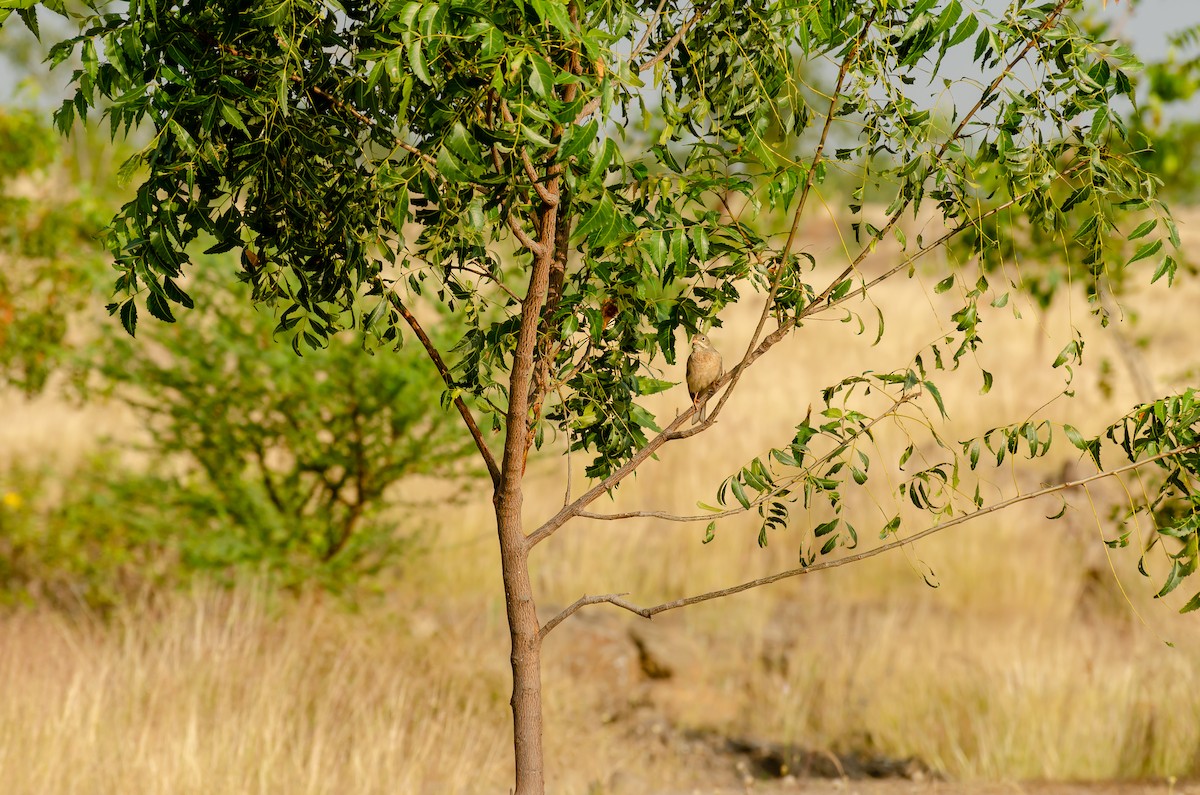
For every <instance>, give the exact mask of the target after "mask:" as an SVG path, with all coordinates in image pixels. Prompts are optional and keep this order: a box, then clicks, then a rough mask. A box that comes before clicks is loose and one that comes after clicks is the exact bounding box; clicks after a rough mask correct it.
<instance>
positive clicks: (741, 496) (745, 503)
mask: <svg viewBox="0 0 1200 795" xmlns="http://www.w3.org/2000/svg"><path fill="white" fill-rule="evenodd" d="M729 486H730V488H732V489H733V496H734V498H735V499H737V501H738V502H739V503H741V505H742V507H743V508H749V507H750V499H749V498H748V497H747V496H746V489H745V488H744V487H743V486H742V483H741V481H739V480H738V479H737V478H734V479H733V480H731V481H729Z"/></svg>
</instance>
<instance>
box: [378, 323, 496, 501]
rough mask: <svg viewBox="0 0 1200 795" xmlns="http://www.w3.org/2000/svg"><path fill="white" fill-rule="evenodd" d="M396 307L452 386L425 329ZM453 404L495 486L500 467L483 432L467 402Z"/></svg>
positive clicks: (444, 363) (444, 379)
mask: <svg viewBox="0 0 1200 795" xmlns="http://www.w3.org/2000/svg"><path fill="white" fill-rule="evenodd" d="M395 305H396V307H397V308H398V309H399V310H400V315H401V316H402V317H403V318H404V320H405V321H406V322H407V323H408V325H409V327H410V328H412V330H413V333H414V334H416V335H417V339H419V340H420V341H421V344H422V345H424V346H425V352H426V353H428V354H429V358H430V359H432V360H433V365H434V367H436V368H437V371H438V373H439V374H440V375H441V376H442V381H443V382H444V383H445V384H446V388H447V389H453V388H454V378H453V377H452V376H451V375H450V368H448V367H446V362H445V361H444V360H443V359H442V355H441V354H440V353H439V352H438V349H437V348H436V347H435V346H434V344H433V341H432V340H430V339H429V335H428V334H426V333H425V329H423V328H422V327H421V324H420V323H419V322H418V321H417V319H416V318H415V317H413V314H412V312H410V311H408V307H406V306H405V305H404V304H403V303H401V302H400V301H399V300H397V301H396V304H395ZM454 406H455V408H457V409H458V413H459V414H460V415H462V418H463V422H464V423H466V425H467V430H468V431H470V432H471V438H472V439H474V440H475V446H476V447H477V448H479V455H481V456H483V462H484V463H485V464H486V465H487V469H488V475H490V476H491V478H492V485H493V486H497V485H499V483H500V467H499V466H497V464H496V458H495V456H493V455H492V451H491V449H490V448H488V446H487V442H485V441H484V439H483V433H482V432H480V430H479V426H478V425H476V424H475V418H474V417H473V416H472V415H471V410H470V409H469V408H467V404H466V403H464V402H463V399H462V398H461V397H455V398H454Z"/></svg>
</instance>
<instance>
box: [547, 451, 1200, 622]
mask: <svg viewBox="0 0 1200 795" xmlns="http://www.w3.org/2000/svg"><path fill="white" fill-rule="evenodd" d="M1197 448H1200V442H1197V443H1195V444H1189V445H1186V446H1184V447H1179V448H1176V449H1174V450H1170V451H1168V452H1165V453H1159V454H1158V455H1155V456H1151V457H1150V458H1146V459H1143V460H1141V461H1134V462H1132V463H1129V464H1126V465H1125V466H1122V467H1118V468H1116V469H1112V470H1109V471H1107V472H1098V473H1096V474H1095V475H1089V476H1088V477H1086V478H1080V479H1079V480H1073V481H1071V482H1069V483H1059V484H1058V485H1055V486H1047V487H1046V488H1044V489H1039V490H1037V491H1032V492H1030V493H1028V494H1020V495H1017V496H1016V497H1011V498H1009V499H1007V500H1004V501H1002V502H998V503H996V504H995V505H991V506H989V507H987V508H982V509H980V510H978V511H971V512H970V513H965V514H962V515H960V516H957V517H955V518H954V519H951V520H950V521H948V522H943V523H942V524H936V525H933V526H932V527H927V528H925V529H924V530H922V531H921V532H919V533H917V534H916V535H913V536H910V537H908V538H898V539H896V540H895V541H889V542H888V543H886V544H883V545H881V546H878V547H875V548H874V549H868V550H866V551H865V552H859V553H857V554H854V555H848V556H846V557H844V558H838V559H837V560H829V561H825V562H823V563H817V564H815V565H812V566H806V567H801V568H798V569H789V570H788V571H782V572H779V573H778V574H772V575H769V576H767V577H760V578H758V579H756V580H750V581H749V582H744V583H741V584H740V585H734V586H732V587H729V588H722V589H720V590H718V591H708V592H707V593H702V594H697V595H696V596H688V597H685V598H683V599H676V600H674V601H671V602H663V603H662V604H658V605H654V606H652V607H638V606H637V605H634V604H631V603H630V602H628V601H626V600H624V599H622V598H621V597H622V596H625V594H607V595H604V596H585V597H583V598H581V599H579V600H577V601H576V602H575V603H574V604H572V605H571V606H570V607H568V608H566V609H565V610H563V611H562V612H560V613H559V614H558V615H556V616H555V617H554V618H552V619H550V620H549V621H547V622H546V624H545V626H543V627H542V630H541V635H542V637H545V635H546V634H547V633H548V632H549V631H550V630H552V629H554V628H555V627H556V626H558V625H559V624H561V623H562V622H563V621H564V620H565V619H566V618H568V617H569V616H570V615H571V614H573V613H575V612H577V611H578V610H580V609H581V608H583V607H587V606H588V605H593V604H600V603H602V602H608V603H610V604H613V605H616V606H617V607H621V608H624V609H625V610H628V611H629V612H631V613H636V614H637V615H639V616H641V617H642V618H653V617H654V616H656V615H658V614H659V613H665V612H666V611H668V610H675V609H677V608H680V607H687V606H689V605H694V604H698V603H700V602H707V601H710V600H712V599H720V598H722V597H725V596H732V595H733V594H736V593H741V592H742V591H748V590H750V589H752V588H759V587H762V586H764V585H770V584H771V583H775V582H779V581H780V580H786V579H788V578H790V577H798V576H800V575H801V574H812V573H813V572H816V571H823V570H825V569H836V568H838V567H839V566H845V565H847V564H850V563H857V562H858V561H860V560H866V559H867V558H873V557H875V556H876V555H882V554H883V553H884V552H889V551H891V550H893V549H896V548H897V547H902V546H905V545H906V544H912V543H914V542H916V541H919V540H921V539H922V538H925V537H926V536H930V535H933V534H934V533H940V532H941V531H943V530H948V529H950V528H951V527H954V526H955V525H959V524H962V523H963V522H967V521H970V520H971V519H977V518H978V517H980V516H984V515H986V514H989V513H993V512H995V511H999V510H1002V509H1004V508H1008V507H1009V506H1012V505H1015V504H1017V503H1019V502H1025V501H1026V500H1032V499H1036V498H1038V497H1044V496H1046V495H1047V494H1054V493H1056V492H1060V491H1066V490H1067V489H1071V488H1074V487H1076V486H1083V485H1085V484H1087V483H1091V482H1092V481H1094V480H1101V479H1102V478H1110V477H1114V476H1116V475H1120V474H1122V473H1124V472H1129V471H1131V470H1134V469H1138V468H1139V467H1142V466H1145V465H1146V464H1151V463H1154V462H1155V461H1161V460H1162V459H1164V458H1170V457H1171V456H1175V455H1179V454H1181V453H1186V452H1188V451H1190V450H1195V449H1197Z"/></svg>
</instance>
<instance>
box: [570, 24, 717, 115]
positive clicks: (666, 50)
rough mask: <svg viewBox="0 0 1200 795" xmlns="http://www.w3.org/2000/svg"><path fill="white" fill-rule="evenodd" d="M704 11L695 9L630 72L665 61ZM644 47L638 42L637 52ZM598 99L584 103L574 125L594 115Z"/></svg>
mask: <svg viewBox="0 0 1200 795" xmlns="http://www.w3.org/2000/svg"><path fill="white" fill-rule="evenodd" d="M659 9H660V10H661V9H662V4H661V3H660V5H659ZM706 11H708V5H707V4H704V5H701V6H699V7H697V8H696V13H695V14H693V15H692V18H691V19H689V20H688V21H687V22H684V23H683V24H682V25H680V26H679V30H677V31H675V35H674V36H672V37H671V38H670V39H669V40H668V41H667V43H666V44H664V45H663V48H662V49H661V50H659V51H658V52H657V53H655V54H654V56H653V57H652V58H650V59H648V60H647V61H646V62H645V63H643V64H642V65H641V66H638V67H637V68H636V69H634V70H631V71H636V72H637V73H638V74H641V73H642V72H645V71H646V70H647V69H652V68H654V65H655V64H656V63H659V62H660V61H663V60H665V59H666V58H667V56H669V55H670V54H671V52H672V51H673V50H674V49H675V48H676V47H678V46H679V42H681V41H683V37H684V36H685V35H687V32H688V30H690V29H691V27H692V26H693V25H695V24H696V23H697V22H698V21H699V20H700V17H702V16H704V13H705V12H706ZM656 18H657V12H656ZM645 46H646V45H645V41H644V40H643V41H640V42H639V43H638V49H639V50H640V48H642V47H645ZM634 54H636V50H635V52H634V53H632V54H631V55H634ZM600 99H601V98H600V97H593V98H592V99H590V100H589V101H588V102H587V103H586V104H585V105H584V106H583V107H582V108H581V109H580V110H579V113H578V115H576V116H575V123H576V124H578V123H579V122H581V121H583V120H584V119H586V118H587V117H588V116H590V115H592V114H593V113H595V112H596V108H598V107H600Z"/></svg>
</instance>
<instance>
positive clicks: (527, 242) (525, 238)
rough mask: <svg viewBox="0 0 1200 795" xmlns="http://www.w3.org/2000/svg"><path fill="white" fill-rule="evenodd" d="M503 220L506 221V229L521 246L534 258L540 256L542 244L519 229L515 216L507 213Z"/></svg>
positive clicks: (519, 224)
mask: <svg viewBox="0 0 1200 795" xmlns="http://www.w3.org/2000/svg"><path fill="white" fill-rule="evenodd" d="M505 220H507V221H508V228H509V229H511V230H512V232H513V234H514V235H516V236H517V240H519V241H520V242H521V245H522V246H524V247H525V248H527V249H529V250H530V251H532V252H533V253H534V254H535V255H536V256H541V254H542V244H541V243H539V242H537V241H536V240H534V239H533V238H532V237H530V236H529V233H528V232H526V231H525V230H524V229H522V228H521V222H520V221H518V220H517V218H516V216H514V215H513V214H512V213H508V215H507V217H506V219H505Z"/></svg>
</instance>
